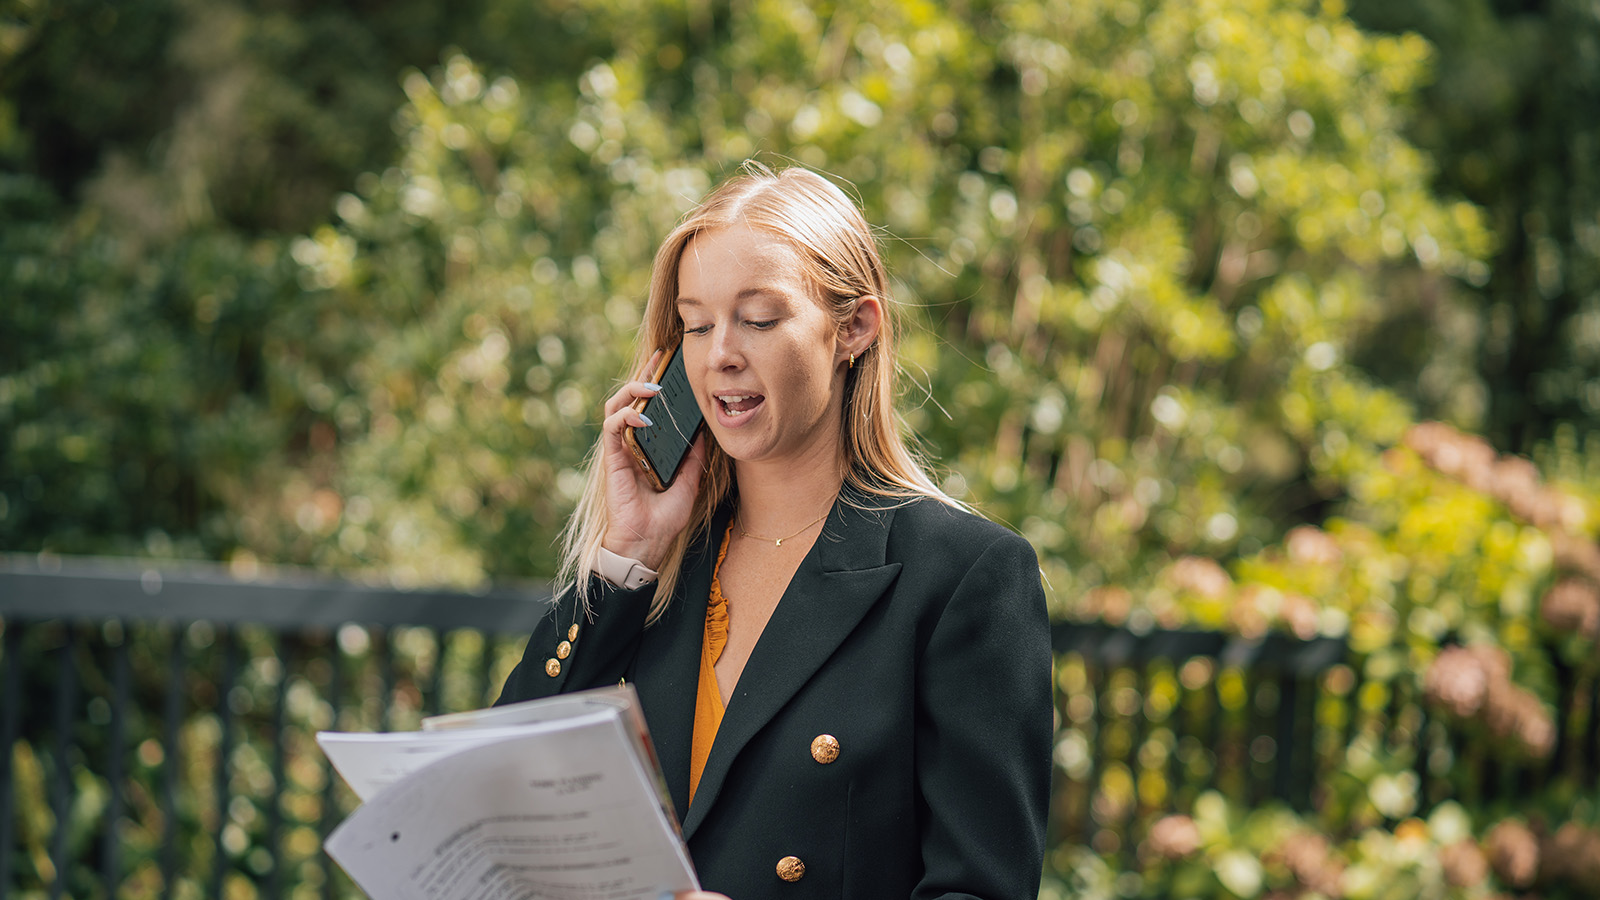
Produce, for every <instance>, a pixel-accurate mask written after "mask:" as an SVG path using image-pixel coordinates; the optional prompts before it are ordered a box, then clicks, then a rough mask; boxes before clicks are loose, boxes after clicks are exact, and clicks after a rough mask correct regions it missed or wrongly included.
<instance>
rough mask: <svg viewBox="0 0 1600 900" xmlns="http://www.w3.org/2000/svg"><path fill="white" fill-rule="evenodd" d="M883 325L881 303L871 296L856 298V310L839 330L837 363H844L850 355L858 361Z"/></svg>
mask: <svg viewBox="0 0 1600 900" xmlns="http://www.w3.org/2000/svg"><path fill="white" fill-rule="evenodd" d="M882 324H883V303H882V301H880V300H879V299H878V298H877V297H875V296H873V295H872V294H864V295H862V296H860V297H857V298H856V309H855V312H854V313H851V315H850V318H849V319H848V320H847V321H846V322H845V323H844V327H842V328H840V329H839V351H838V356H839V358H838V360H837V362H841V363H842V362H845V361H847V360H848V359H849V358H850V357H851V356H852V355H854V356H855V358H856V359H860V358H861V357H862V356H863V355H864V354H865V353H866V352H867V348H868V347H871V346H872V342H873V341H875V340H877V339H878V328H879V327H880V326H881V325H882Z"/></svg>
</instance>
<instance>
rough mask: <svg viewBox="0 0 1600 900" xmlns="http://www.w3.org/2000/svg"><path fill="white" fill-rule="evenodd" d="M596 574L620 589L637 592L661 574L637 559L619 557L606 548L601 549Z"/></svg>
mask: <svg viewBox="0 0 1600 900" xmlns="http://www.w3.org/2000/svg"><path fill="white" fill-rule="evenodd" d="M595 563H596V571H595V574H596V575H599V576H600V577H601V578H604V579H605V580H607V581H609V582H611V583H612V584H614V585H616V586H617V587H620V588H626V589H628V590H630V591H636V590H638V589H639V588H642V587H644V586H645V585H647V584H650V583H652V582H654V581H655V580H656V578H657V577H659V576H660V574H661V573H659V572H657V571H656V570H655V569H651V568H647V567H646V566H645V564H644V563H642V562H639V561H638V560H637V559H631V558H629V557H626V556H618V555H617V554H615V553H612V552H611V551H610V550H607V549H606V548H604V547H601V548H600V557H599V559H597V560H596V561H595Z"/></svg>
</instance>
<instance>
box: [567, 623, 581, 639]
mask: <svg viewBox="0 0 1600 900" xmlns="http://www.w3.org/2000/svg"><path fill="white" fill-rule="evenodd" d="M577 639H578V623H577V622H573V623H572V627H571V628H568V629H567V640H569V641H575V640H577Z"/></svg>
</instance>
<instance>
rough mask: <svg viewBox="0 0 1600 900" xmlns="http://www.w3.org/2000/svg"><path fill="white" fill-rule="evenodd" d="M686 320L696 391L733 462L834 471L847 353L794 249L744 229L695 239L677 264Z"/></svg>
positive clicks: (687, 356)
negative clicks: (827, 467)
mask: <svg viewBox="0 0 1600 900" xmlns="http://www.w3.org/2000/svg"><path fill="white" fill-rule="evenodd" d="M678 315H679V316H680V317H681V318H682V319H683V356H684V365H685V367H686V369H687V371H688V375H689V384H690V385H692V386H693V387H694V391H695V397H696V398H697V399H698V400H699V402H700V411H701V412H702V413H704V414H705V417H706V422H707V425H708V427H710V429H711V433H712V435H713V436H714V437H715V438H716V439H717V443H718V444H720V445H721V446H722V449H723V450H724V451H726V452H727V453H728V455H729V456H731V457H733V458H734V459H735V460H737V461H739V462H740V463H781V464H784V465H787V466H791V467H794V466H804V465H805V464H806V463H808V462H809V463H814V464H819V465H833V464H835V463H836V460H837V458H838V450H839V408H840V404H841V403H842V400H843V397H844V369H843V366H841V365H840V362H841V360H842V357H843V353H844V351H843V350H841V349H840V344H839V340H838V334H839V333H838V330H837V328H836V327H835V326H834V323H833V321H832V320H831V319H830V318H829V316H828V314H827V313H826V312H824V311H823V309H822V307H821V305H819V304H818V303H817V301H816V300H815V299H814V298H813V296H812V290H811V288H810V285H809V284H808V283H807V281H806V279H805V276H804V274H803V270H802V268H801V261H800V257H799V255H798V254H797V253H796V252H795V251H794V249H793V248H792V247H790V246H789V244H788V243H786V242H784V241H783V240H781V239H779V238H776V237H773V236H770V235H767V234H765V233H762V232H758V231H751V230H750V229H748V228H744V227H740V226H732V227H727V228H718V229H714V230H711V231H703V232H701V233H700V234H698V235H696V236H695V237H694V238H692V239H691V240H690V241H689V243H688V245H687V246H685V247H684V250H683V258H682V259H681V260H680V262H679V264H678Z"/></svg>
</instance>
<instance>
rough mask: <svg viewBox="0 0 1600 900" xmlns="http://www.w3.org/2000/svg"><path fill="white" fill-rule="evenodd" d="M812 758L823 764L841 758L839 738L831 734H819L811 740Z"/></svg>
mask: <svg viewBox="0 0 1600 900" xmlns="http://www.w3.org/2000/svg"><path fill="white" fill-rule="evenodd" d="M811 758H812V759H814V760H816V761H817V762H819V763H822V764H823V765H827V764H828V763H831V762H833V761H834V760H836V759H838V758H839V739H838V738H836V737H834V736H833V735H831V734H819V735H817V736H816V737H815V738H813V739H812V741H811Z"/></svg>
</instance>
